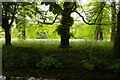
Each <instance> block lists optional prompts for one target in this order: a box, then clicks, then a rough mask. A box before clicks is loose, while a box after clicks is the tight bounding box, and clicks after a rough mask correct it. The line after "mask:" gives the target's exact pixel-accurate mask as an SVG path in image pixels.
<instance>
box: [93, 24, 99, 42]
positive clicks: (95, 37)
mask: <svg viewBox="0 0 120 80" xmlns="http://www.w3.org/2000/svg"><path fill="white" fill-rule="evenodd" d="M99 32H100V25H97V26H96V29H95V34H94V39H95V40H98V37H99Z"/></svg>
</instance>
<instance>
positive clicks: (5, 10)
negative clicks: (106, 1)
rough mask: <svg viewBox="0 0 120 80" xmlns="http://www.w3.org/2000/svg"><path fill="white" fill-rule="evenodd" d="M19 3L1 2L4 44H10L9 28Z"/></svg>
mask: <svg viewBox="0 0 120 80" xmlns="http://www.w3.org/2000/svg"><path fill="white" fill-rule="evenodd" d="M18 6H19V4H18V3H15V2H3V3H2V28H3V29H4V30H5V45H11V34H10V31H11V30H10V28H11V25H12V24H13V22H14V19H15V15H16V10H17V8H18Z"/></svg>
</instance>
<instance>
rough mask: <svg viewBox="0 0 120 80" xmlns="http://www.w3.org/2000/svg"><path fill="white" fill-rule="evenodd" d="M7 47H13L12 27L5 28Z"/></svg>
mask: <svg viewBox="0 0 120 80" xmlns="http://www.w3.org/2000/svg"><path fill="white" fill-rule="evenodd" d="M5 45H11V34H10V26H6V28H5Z"/></svg>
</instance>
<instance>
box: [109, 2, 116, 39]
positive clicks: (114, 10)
mask: <svg viewBox="0 0 120 80" xmlns="http://www.w3.org/2000/svg"><path fill="white" fill-rule="evenodd" d="M111 13H112V14H111V15H112V16H111V22H112V26H111V38H110V40H111V41H114V40H115V33H116V19H117V17H116V13H117V12H116V2H112V3H111Z"/></svg>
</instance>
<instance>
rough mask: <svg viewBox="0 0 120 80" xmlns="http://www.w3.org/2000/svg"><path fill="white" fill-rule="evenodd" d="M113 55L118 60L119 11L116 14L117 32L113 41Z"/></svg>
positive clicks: (119, 52)
mask: <svg viewBox="0 0 120 80" xmlns="http://www.w3.org/2000/svg"><path fill="white" fill-rule="evenodd" d="M114 53H115V54H114V55H115V56H116V57H118V58H120V9H119V11H118V14H117V31H116V36H115V41H114Z"/></svg>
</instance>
